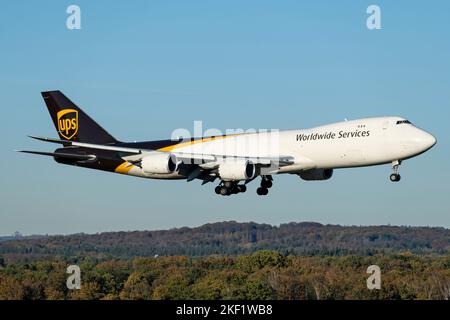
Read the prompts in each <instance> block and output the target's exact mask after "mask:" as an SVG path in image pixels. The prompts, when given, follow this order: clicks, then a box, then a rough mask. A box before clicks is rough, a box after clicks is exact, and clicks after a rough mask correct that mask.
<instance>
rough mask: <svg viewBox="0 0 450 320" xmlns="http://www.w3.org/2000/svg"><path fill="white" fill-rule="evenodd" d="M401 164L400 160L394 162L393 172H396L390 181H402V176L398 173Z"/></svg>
mask: <svg viewBox="0 0 450 320" xmlns="http://www.w3.org/2000/svg"><path fill="white" fill-rule="evenodd" d="M401 163H402V162H401V161H400V160H398V161H393V162H392V170H394V173H392V174H391V175H390V176H389V179H390V180H391V181H392V182H399V181H400V179H401V176H400V174H399V173H398V169H399V167H400V165H401Z"/></svg>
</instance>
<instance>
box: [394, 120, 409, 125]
mask: <svg viewBox="0 0 450 320" xmlns="http://www.w3.org/2000/svg"><path fill="white" fill-rule="evenodd" d="M403 123H407V124H411V122H409V120H398V121H397V124H403Z"/></svg>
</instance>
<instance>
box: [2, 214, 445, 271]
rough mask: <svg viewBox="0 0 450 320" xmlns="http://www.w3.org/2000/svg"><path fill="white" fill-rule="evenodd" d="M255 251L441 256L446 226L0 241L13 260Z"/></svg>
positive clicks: (302, 227) (245, 229) (235, 228)
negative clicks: (405, 252)
mask: <svg viewBox="0 0 450 320" xmlns="http://www.w3.org/2000/svg"><path fill="white" fill-rule="evenodd" d="M258 250H277V251H279V252H282V253H283V254H286V255H288V254H294V255H303V256H317V255H318V256H325V255H331V256H339V255H348V254H357V255H363V256H370V255H375V254H380V253H385V254H389V253H398V252H404V251H409V252H412V253H415V254H431V253H432V254H438V255H444V254H447V253H449V251H450V230H448V229H445V228H431V227H397V226H370V227H357V226H348V227H347V226H339V225H322V224H319V223H311V222H303V223H288V224H282V225H280V226H271V225H267V224H257V223H237V222H221V223H213V224H206V225H203V226H201V227H197V228H179V229H171V230H164V231H132V232H107V233H100V234H92V235H88V234H74V235H68V236H48V237H47V236H42V237H36V236H34V237H31V238H29V237H23V238H21V239H14V240H7V241H0V256H3V258H4V259H5V260H6V261H13V262H14V261H16V262H18V261H33V260H39V259H48V258H50V257H55V256H61V257H84V256H90V257H96V258H101V259H104V258H108V257H116V258H125V259H127V258H128V259H130V258H132V257H135V256H154V255H159V256H166V255H186V256H191V257H198V256H207V255H212V254H221V255H238V254H248V253H252V252H255V251H258Z"/></svg>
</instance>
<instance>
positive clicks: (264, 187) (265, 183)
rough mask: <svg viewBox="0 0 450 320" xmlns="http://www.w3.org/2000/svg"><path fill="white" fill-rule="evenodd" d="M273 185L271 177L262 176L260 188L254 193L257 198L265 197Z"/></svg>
mask: <svg viewBox="0 0 450 320" xmlns="http://www.w3.org/2000/svg"><path fill="white" fill-rule="evenodd" d="M272 185H273V183H272V177H271V176H262V179H261V186H260V187H259V188H258V189H256V193H257V194H258V195H259V196H265V195H267V194H268V193H269V188H271V187H272Z"/></svg>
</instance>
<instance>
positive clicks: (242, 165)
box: [219, 160, 256, 181]
mask: <svg viewBox="0 0 450 320" xmlns="http://www.w3.org/2000/svg"><path fill="white" fill-rule="evenodd" d="M255 173H256V167H255V165H254V164H253V162H251V161H249V160H234V161H231V160H230V161H225V162H223V163H221V164H220V165H219V176H220V178H221V179H222V180H225V181H236V180H238V181H239V180H248V179H251V178H253V177H254V176H255Z"/></svg>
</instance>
